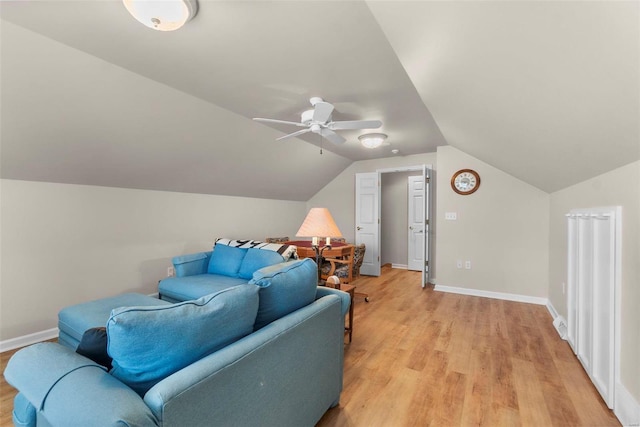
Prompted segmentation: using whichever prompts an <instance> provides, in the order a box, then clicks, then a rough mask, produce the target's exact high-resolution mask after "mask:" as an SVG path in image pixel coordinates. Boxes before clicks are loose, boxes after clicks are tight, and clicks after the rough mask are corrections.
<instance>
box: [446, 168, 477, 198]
mask: <svg viewBox="0 0 640 427" xmlns="http://www.w3.org/2000/svg"><path fill="white" fill-rule="evenodd" d="M478 187H480V176H479V175H478V173H477V172H476V171H474V170H471V169H461V170H459V171H458V172H456V173H454V174H453V176H452V177H451V188H453V191H455V192H456V193H458V194H463V195H467V194H471V193H473V192H475V191H476V190H477V189H478Z"/></svg>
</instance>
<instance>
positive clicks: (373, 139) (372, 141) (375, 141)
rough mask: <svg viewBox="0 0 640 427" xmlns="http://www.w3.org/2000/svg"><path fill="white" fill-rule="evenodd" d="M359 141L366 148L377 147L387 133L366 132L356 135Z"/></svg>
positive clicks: (385, 137)
mask: <svg viewBox="0 0 640 427" xmlns="http://www.w3.org/2000/svg"><path fill="white" fill-rule="evenodd" d="M358 139H359V140H360V143H361V144H362V145H363V146H364V147H366V148H378V147H379V146H381V145H382V143H383V142H384V140H385V139H387V135H385V134H384V133H367V134H365V135H360V136H359V137H358Z"/></svg>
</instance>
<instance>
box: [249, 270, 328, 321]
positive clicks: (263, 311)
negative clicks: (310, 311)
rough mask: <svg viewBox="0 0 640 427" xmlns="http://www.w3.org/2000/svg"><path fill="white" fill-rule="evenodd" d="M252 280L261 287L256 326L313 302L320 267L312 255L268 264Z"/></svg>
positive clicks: (254, 274)
mask: <svg viewBox="0 0 640 427" xmlns="http://www.w3.org/2000/svg"><path fill="white" fill-rule="evenodd" d="M249 283H252V284H255V285H258V286H259V287H260V305H259V307H258V315H257V317H256V323H255V324H254V326H253V328H254V330H258V329H260V328H262V327H263V326H266V325H267V324H269V323H271V322H272V321H274V320H276V319H279V318H280V317H282V316H285V315H287V314H289V313H291V312H293V311H295V310H297V309H299V308H301V307H304V306H305V305H308V304H310V303H312V302H313V301H314V300H315V297H316V288H317V286H318V267H317V265H316V263H315V262H313V260H311V258H306V259H303V260H300V261H289V262H283V263H280V264H275V265H271V266H269V267H264V268H262V269H260V270H258V271H256V272H255V273H253V279H251V281H250V282H249Z"/></svg>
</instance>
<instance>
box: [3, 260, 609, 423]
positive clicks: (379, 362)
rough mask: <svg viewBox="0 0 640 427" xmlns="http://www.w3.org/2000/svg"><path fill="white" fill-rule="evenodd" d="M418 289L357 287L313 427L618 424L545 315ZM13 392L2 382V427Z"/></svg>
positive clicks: (386, 270) (395, 274)
mask: <svg viewBox="0 0 640 427" xmlns="http://www.w3.org/2000/svg"><path fill="white" fill-rule="evenodd" d="M419 283H420V275H419V273H415V272H409V271H406V270H397V269H391V268H390V267H389V266H385V267H383V274H382V275H381V276H380V277H377V278H372V277H361V278H360V279H358V280H357V281H356V282H355V284H356V285H357V286H358V290H359V291H364V292H368V293H369V297H370V299H371V302H369V303H365V302H364V301H362V299H356V303H355V304H356V305H355V322H354V324H355V328H354V335H353V342H352V343H351V344H347V345H346V346H345V368H344V391H343V392H342V396H341V401H340V405H339V406H338V407H336V408H334V409H331V410H329V411H328V412H327V413H326V414H325V416H324V417H323V418H322V419H321V420H320V422H319V423H318V426H319V427H328V426H367V427H369V426H385V427H387V426H471V425H474V426H519V425H521V426H533V427H539V426H619V425H620V424H619V423H618V421H617V419H616V418H615V416H614V415H613V414H612V413H611V411H609V410H608V409H607V407H606V406H605V405H604V403H603V401H602V400H601V399H600V396H599V395H598V393H597V391H596V390H595V388H594V387H593V385H592V384H591V382H590V381H589V379H588V377H587V376H586V374H585V373H584V371H583V370H582V368H581V366H580V363H579V362H578V361H577V359H576V358H575V356H574V355H573V353H572V352H571V349H570V348H569V346H568V345H567V344H566V342H564V341H562V340H561V339H560V338H559V337H558V334H557V333H556V331H555V329H554V328H553V326H552V324H551V316H550V315H549V313H548V311H547V309H546V308H545V307H543V306H537V305H531V304H523V303H515V302H506V301H499V300H491V299H487V298H479V297H470V296H463V295H456V294H445V293H441V292H435V291H433V289H432V288H431V287H427V288H426V289H422V288H421V287H420V284H419ZM11 354H12V352H7V353H2V354H0V367H1V368H2V370H3V371H4V368H5V366H6V363H7V360H8V359H9V357H10V355H11ZM14 394H15V391H14V390H13V389H12V388H11V387H10V386H9V385H7V384H6V382H5V381H4V378H2V379H0V427H4V426H11V425H12V424H11V410H12V406H13V405H12V399H13V396H14Z"/></svg>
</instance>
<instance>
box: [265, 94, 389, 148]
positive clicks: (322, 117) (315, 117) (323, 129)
mask: <svg viewBox="0 0 640 427" xmlns="http://www.w3.org/2000/svg"><path fill="white" fill-rule="evenodd" d="M309 101H310V102H311V105H312V106H313V109H311V110H307V111H305V112H304V113H302V117H301V120H300V123H298V122H289V121H286V120H275V119H262V118H259V117H256V118H254V119H253V120H255V121H257V122H265V123H280V124H285V125H293V126H298V127H303V128H304V129H302V130H299V131H297V132H293V133H290V134H288V135H285V136H281V137H280V138H277V139H276V141H280V140H281V139H285V138H290V137H292V136H298V135H302V134H304V133H308V132H313V133H316V134H318V135H320V136H322V137H323V138H326V139H328V140H329V141H331V142H333V143H334V144H342V143H344V142H345V141H346V139H345V138H344V137H342V136H341V135H338V134H337V133H336V132H334V131H336V130H343V129H377V128H379V127H380V126H382V122H381V121H380V120H348V121H337V122H334V121H333V120H332V119H331V114H332V113H333V110H334V107H333V105H332V104H330V103H328V102H326V101H323V100H322V98H318V97H313V98H311V99H310V100H309Z"/></svg>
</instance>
